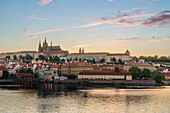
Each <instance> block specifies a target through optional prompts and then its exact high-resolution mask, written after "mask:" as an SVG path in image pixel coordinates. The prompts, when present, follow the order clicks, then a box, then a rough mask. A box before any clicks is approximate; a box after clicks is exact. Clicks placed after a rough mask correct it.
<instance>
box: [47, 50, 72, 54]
mask: <svg viewBox="0 0 170 113" xmlns="http://www.w3.org/2000/svg"><path fill="white" fill-rule="evenodd" d="M44 53H48V54H61V53H69V52H68V51H63V50H56V51H45V52H44Z"/></svg>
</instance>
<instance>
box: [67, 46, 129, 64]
mask: <svg viewBox="0 0 170 113" xmlns="http://www.w3.org/2000/svg"><path fill="white" fill-rule="evenodd" d="M113 58H115V59H116V61H117V62H118V61H119V59H121V60H122V61H123V62H125V61H130V59H131V57H130V52H129V51H128V50H127V51H126V52H125V53H109V52H84V49H82V50H81V48H80V49H79V53H71V54H69V55H68V56H67V59H72V60H75V59H77V60H79V59H82V60H83V59H85V60H93V59H94V60H95V62H101V61H103V62H112V59H113Z"/></svg>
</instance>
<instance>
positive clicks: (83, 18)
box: [83, 18, 93, 20]
mask: <svg viewBox="0 0 170 113" xmlns="http://www.w3.org/2000/svg"><path fill="white" fill-rule="evenodd" d="M83 19H84V20H91V19H93V18H83Z"/></svg>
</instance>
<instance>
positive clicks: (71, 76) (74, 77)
mask: <svg viewBox="0 0 170 113" xmlns="http://www.w3.org/2000/svg"><path fill="white" fill-rule="evenodd" d="M67 77H68V79H76V78H77V76H76V75H74V74H71V75H67Z"/></svg>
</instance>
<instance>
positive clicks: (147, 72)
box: [140, 68, 152, 80]
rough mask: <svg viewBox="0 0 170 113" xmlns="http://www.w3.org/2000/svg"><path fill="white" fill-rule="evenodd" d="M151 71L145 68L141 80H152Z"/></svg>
mask: <svg viewBox="0 0 170 113" xmlns="http://www.w3.org/2000/svg"><path fill="white" fill-rule="evenodd" d="M151 78H152V77H151V71H150V70H149V69H146V68H144V69H143V70H142V72H141V74H140V79H145V80H147V79H151Z"/></svg>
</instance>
